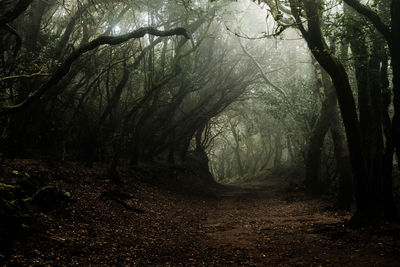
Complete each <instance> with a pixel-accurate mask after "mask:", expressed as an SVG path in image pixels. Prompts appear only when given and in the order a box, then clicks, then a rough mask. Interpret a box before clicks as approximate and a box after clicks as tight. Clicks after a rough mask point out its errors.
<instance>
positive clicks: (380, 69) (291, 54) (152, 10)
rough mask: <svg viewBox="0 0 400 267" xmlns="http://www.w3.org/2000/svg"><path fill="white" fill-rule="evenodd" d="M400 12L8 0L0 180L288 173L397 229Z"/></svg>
mask: <svg viewBox="0 0 400 267" xmlns="http://www.w3.org/2000/svg"><path fill="white" fill-rule="evenodd" d="M399 14H400V1H398V0H392V1H378V0H372V1H368V2H366V1H359V0H342V1H338V0H303V1H300V0H264V1H244V0H243V1H241V0H238V1H225V0H218V1H209V0H175V1H165V0H139V1H130V0H119V1H110V0H85V1H76V0H63V1H61V0H18V1H7V0H0V56H1V58H0V156H1V164H2V165H1V167H0V168H3V169H4V170H6V169H7V168H8V167H7V166H9V164H12V162H14V161H18V160H19V159H27V158H29V159H38V160H42V161H43V162H46V164H47V165H48V166H50V167H51V166H55V165H57V164H60V163H61V164H62V162H71V161H73V162H79V163H81V164H82V165H84V166H85V168H88V169H91V168H96V166H100V165H101V166H106V167H105V169H106V171H105V172H106V173H105V174H104V175H106V176H107V178H108V179H110V180H111V182H112V183H114V184H120V183H121V182H124V178H123V176H122V175H121V170H126V169H135V168H138V166H144V165H145V166H157V165H159V164H164V165H165V164H166V166H171V168H175V167H172V166H180V167H182V168H189V169H195V171H198V172H200V173H201V175H203V176H204V179H211V178H210V177H211V176H212V177H213V178H214V180H215V181H217V182H219V183H222V184H226V183H234V182H235V181H241V180H246V179H248V178H251V177H256V176H260V175H261V176H262V175H265V174H271V173H272V175H274V174H276V175H279V173H281V174H282V173H283V172H286V173H288V172H291V175H292V176H293V175H295V176H296V177H298V179H299V180H298V181H299V182H298V186H299V187H301V188H304V190H305V192H306V193H307V195H308V196H311V197H313V198H328V199H329V201H330V202H331V203H332V205H333V206H334V207H335V209H339V210H346V211H350V210H351V212H352V213H351V214H352V216H351V219H350V223H351V224H352V225H354V226H363V225H366V224H371V223H381V222H398V210H397V206H398V204H400V190H399V188H400V175H399V164H398V160H399V157H400V50H399V47H400V16H399ZM12 171H13V173H14V176H18V175H19V174H18V171H16V170H12ZM4 173H5V171H4V172H3V173H2V175H5V174H4ZM16 173H17V175H16ZM27 175H28V174H27ZM201 175H200V176H201ZM188 179H189V178H188ZM0 182H1V185H2V186H1V188H0V197H1V198H4V199H6V198H7V197H6V195H7V194H6V193H4V192H5V191H6V189H7V188H8V187H7V183H6V180H3V179H2V180H0ZM3 182H4V183H3ZM189 182H190V181H189ZM4 199H3V200H4ZM4 201H6V200H4ZM4 201H3V202H4ZM4 203H5V202H4ZM2 205H5V204H2ZM1 212H2V214H3V215H4V214H5V213H6V212H9V211H5V208H3V206H2V210H1ZM6 227H7V226H5V224H4V225H2V226H1V229H2V230H3V231H6ZM7 231H8V230H7Z"/></svg>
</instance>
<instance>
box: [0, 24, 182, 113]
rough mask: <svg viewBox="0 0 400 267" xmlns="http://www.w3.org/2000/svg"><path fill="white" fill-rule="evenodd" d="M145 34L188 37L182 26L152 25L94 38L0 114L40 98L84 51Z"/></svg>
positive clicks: (11, 111)
mask: <svg viewBox="0 0 400 267" xmlns="http://www.w3.org/2000/svg"><path fill="white" fill-rule="evenodd" d="M146 34H151V35H155V36H172V35H183V36H184V37H185V38H187V39H190V37H189V35H188V34H187V32H186V30H185V29H184V28H174V29H172V30H168V31H159V30H157V29H155V28H152V27H144V28H139V29H137V30H136V31H133V32H130V33H127V34H123V35H119V36H100V37H97V38H96V39H94V40H93V41H91V42H89V43H87V44H85V45H83V46H81V47H79V48H78V49H77V50H75V51H74V52H73V53H72V54H71V55H70V56H69V57H68V58H67V59H66V60H65V61H64V63H63V64H62V65H61V66H60V67H59V68H58V69H57V70H56V72H55V73H54V74H53V75H52V76H51V77H50V79H49V80H48V81H47V82H46V83H44V84H43V85H42V86H41V87H40V88H39V89H37V90H36V91H34V92H33V93H31V94H30V96H29V97H28V98H27V99H25V100H24V101H23V102H21V103H19V104H16V105H12V106H6V107H2V108H0V116H3V115H8V114H11V113H14V112H17V111H20V110H22V109H23V108H25V107H27V106H29V105H30V104H32V103H33V102H34V101H36V100H38V99H40V98H41V96H42V95H43V94H44V93H46V92H47V91H48V90H50V89H51V88H53V87H54V86H55V85H57V83H58V82H59V81H60V80H61V79H62V78H63V77H64V76H65V75H66V74H67V73H68V72H69V70H70V68H71V65H72V64H73V63H74V62H75V61H76V60H77V59H78V58H79V57H80V56H81V55H83V54H84V53H86V52H88V51H91V50H93V49H95V48H97V47H99V46H101V45H105V44H108V45H118V44H121V43H124V42H126V41H128V40H130V39H134V38H140V37H143V36H144V35H146Z"/></svg>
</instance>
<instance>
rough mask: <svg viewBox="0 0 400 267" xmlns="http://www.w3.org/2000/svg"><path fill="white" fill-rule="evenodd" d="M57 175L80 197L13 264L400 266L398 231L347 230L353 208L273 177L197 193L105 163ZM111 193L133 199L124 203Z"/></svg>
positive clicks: (39, 225)
mask: <svg viewBox="0 0 400 267" xmlns="http://www.w3.org/2000/svg"><path fill="white" fill-rule="evenodd" d="M13 168H16V167H15V166H14V167H13ZM35 168H37V167H35ZM11 169H12V168H11ZM11 169H10V170H11ZM30 171H31V172H34V171H33V170H30ZM47 171H49V172H50V174H49V175H50V176H51V175H52V176H54V177H58V179H57V182H56V183H57V186H58V187H60V188H62V189H64V190H66V191H68V192H70V193H71V195H72V197H73V198H75V199H76V200H77V202H76V203H74V204H73V205H70V206H69V207H66V208H59V209H57V210H54V211H51V212H47V213H40V214H39V215H38V216H37V218H36V224H35V229H36V230H35V232H34V233H33V234H32V236H31V237H30V238H28V239H25V240H20V241H17V242H15V243H14V245H13V247H12V249H11V250H10V252H9V254H8V256H7V259H6V266H12V265H28V264H33V265H35V264H38V265H51V266H55V265H59V266H60V265H61V266H71V265H79V266H82V265H83V266H85V265H93V266H110V265H139V266H154V265H159V266H179V265H184V266H235V265H237V266H399V265H400V253H399V252H400V240H399V232H398V231H397V229H398V228H396V227H392V226H388V227H385V229H383V228H382V229H381V228H371V229H359V230H350V229H347V228H346V227H344V222H345V221H346V220H347V219H348V218H349V214H339V213H337V212H335V211H334V210H332V209H331V208H330V207H329V206H328V205H327V204H326V203H324V202H323V201H318V200H312V199H307V198H306V197H305V196H304V195H303V194H302V193H301V192H297V191H294V192H288V191H287V184H286V183H284V182H283V181H282V180H281V179H279V178H276V177H273V176H272V177H261V178H259V179H256V180H253V181H251V182H248V183H245V182H242V183H240V184H235V185H225V186H219V187H218V188H216V189H215V191H214V196H213V195H208V196H200V195H197V196H193V197H191V196H188V195H182V194H177V193H173V192H170V191H168V190H166V189H159V188H157V187H155V186H154V185H149V184H148V183H146V182H145V180H146V177H140V176H143V175H144V174H143V173H146V172H127V173H125V174H124V175H125V177H124V178H125V179H126V180H130V182H129V183H126V184H125V185H121V186H118V187H115V186H112V185H110V183H109V181H108V180H107V177H105V176H102V175H101V174H102V173H104V170H101V169H98V170H97V171H96V170H89V169H84V168H82V167H79V166H76V165H71V166H63V167H62V168H58V169H56V170H53V172H51V171H50V170H47ZM42 173H44V171H43V170H42ZM147 173H149V172H147ZM173 173H176V171H174V172H173ZM152 175H153V176H154V173H153V174H152ZM164 175H165V174H164ZM164 179H165V177H164ZM153 180H154V177H153ZM164 182H165V181H164ZM52 183H55V181H54V180H52ZM153 184H154V183H153ZM110 190H114V191H118V192H124V193H126V194H130V195H131V196H133V198H130V199H124V200H123V203H122V202H119V201H116V199H113V197H112V196H107V194H104V192H110ZM127 207H131V208H134V209H128V208H127Z"/></svg>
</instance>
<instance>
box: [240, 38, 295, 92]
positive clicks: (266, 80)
mask: <svg viewBox="0 0 400 267" xmlns="http://www.w3.org/2000/svg"><path fill="white" fill-rule="evenodd" d="M239 44H240V47H241V48H242V50H243V52H244V53H245V54H246V55H247V56H248V57H249V58H250V59H251V61H253V63H254V65H256V67H257V69H258V71H259V72H260V74H261V76H262V78H263V80H264V81H265V82H266V83H267V84H268V85H269V86H271V87H272V88H274V89H275V90H276V91H277V92H278V93H280V94H281V95H283V97H284V98H285V99H288V96H287V94H286V92H285V90H283V89H282V88H280V87H278V86H276V85H275V84H273V83H272V82H271V81H270V80H269V79H268V77H267V75H266V74H265V72H264V70H263V69H262V67H261V65H260V64H259V63H258V62H257V60H256V59H255V58H254V57H253V56H252V55H251V54H250V53H249V52H248V51H247V50H246V48H245V47H244V46H243V44H242V42H240V39H239Z"/></svg>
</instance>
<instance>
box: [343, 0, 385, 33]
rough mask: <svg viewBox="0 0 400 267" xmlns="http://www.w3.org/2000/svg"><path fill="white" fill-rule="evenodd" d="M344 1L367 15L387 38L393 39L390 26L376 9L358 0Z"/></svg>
mask: <svg viewBox="0 0 400 267" xmlns="http://www.w3.org/2000/svg"><path fill="white" fill-rule="evenodd" d="M344 2H345V3H346V4H348V5H349V6H351V7H352V8H353V9H354V10H355V11H357V12H358V13H360V14H361V15H363V16H364V17H366V18H367V19H368V20H369V21H370V22H371V23H372V24H373V25H374V26H375V27H376V29H377V30H378V31H379V32H380V33H381V34H382V35H383V36H384V37H385V39H386V40H391V32H390V28H389V27H388V26H387V25H386V24H385V23H384V22H383V21H382V20H381V18H380V17H379V15H378V14H377V13H376V12H375V11H373V10H372V9H371V8H370V7H368V6H366V5H363V4H361V3H360V2H359V1H358V0H344Z"/></svg>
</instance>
